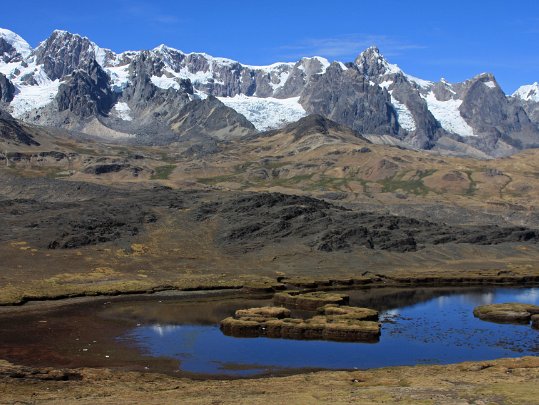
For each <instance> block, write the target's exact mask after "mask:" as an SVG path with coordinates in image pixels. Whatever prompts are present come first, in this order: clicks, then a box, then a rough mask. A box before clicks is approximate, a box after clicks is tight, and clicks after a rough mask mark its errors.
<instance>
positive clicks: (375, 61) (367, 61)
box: [354, 46, 402, 77]
mask: <svg viewBox="0 0 539 405" xmlns="http://www.w3.org/2000/svg"><path fill="white" fill-rule="evenodd" d="M354 63H355V64H356V65H357V67H358V68H359V70H360V71H361V72H362V73H363V74H364V75H366V76H367V77H371V76H381V75H386V74H391V73H400V72H402V71H401V70H400V68H399V67H398V66H397V65H393V64H391V63H389V62H388V61H387V60H386V59H385V58H384V56H383V55H382V54H381V53H380V49H378V47H376V46H371V47H369V48H367V49H366V50H364V51H363V52H361V53H360V54H359V55H358V57H357V58H356V60H355V61H354Z"/></svg>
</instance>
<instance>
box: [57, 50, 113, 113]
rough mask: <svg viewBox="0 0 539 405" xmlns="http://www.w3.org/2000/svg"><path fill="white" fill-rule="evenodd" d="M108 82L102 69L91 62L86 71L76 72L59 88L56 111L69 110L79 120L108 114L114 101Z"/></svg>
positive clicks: (94, 62) (107, 77) (93, 61)
mask: <svg viewBox="0 0 539 405" xmlns="http://www.w3.org/2000/svg"><path fill="white" fill-rule="evenodd" d="M109 80H110V79H109V76H108V75H107V73H105V71H104V70H103V68H101V66H100V65H99V64H98V63H97V62H96V61H95V60H91V61H90V62H89V63H88V66H87V68H86V69H79V70H76V71H75V72H73V74H72V75H71V76H70V77H69V78H68V79H67V80H66V82H65V83H63V84H62V85H61V86H60V88H59V90H58V95H57V96H56V101H57V103H58V110H59V111H65V110H69V111H71V112H72V113H73V114H75V115H76V116H79V117H81V118H88V117H91V116H95V115H98V114H99V115H106V114H108V112H109V111H110V109H111V107H112V106H113V104H114V101H115V97H114V94H113V92H112V91H111V89H110V86H109Z"/></svg>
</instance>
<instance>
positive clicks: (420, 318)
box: [107, 288, 539, 376]
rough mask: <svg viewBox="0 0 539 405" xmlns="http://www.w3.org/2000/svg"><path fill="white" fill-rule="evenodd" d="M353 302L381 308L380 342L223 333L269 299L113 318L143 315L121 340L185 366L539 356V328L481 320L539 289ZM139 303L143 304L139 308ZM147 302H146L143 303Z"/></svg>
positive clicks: (173, 305)
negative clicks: (223, 324) (238, 312)
mask: <svg viewBox="0 0 539 405" xmlns="http://www.w3.org/2000/svg"><path fill="white" fill-rule="evenodd" d="M347 293H348V294H350V296H351V302H350V305H357V306H366V307H371V308H375V309H378V310H379V311H381V322H382V335H381V338H380V341H379V342H378V343H340V342H327V341H298V340H284V339H269V338H235V337H229V336H224V335H223V334H222V333H221V331H220V330H219V327H218V324H217V322H218V319H222V318H224V317H226V316H229V315H231V314H232V313H233V312H234V310H235V309H239V308H248V307H252V306H259V305H268V304H270V301H268V300H260V301H252V300H251V301H249V302H244V301H242V300H235V301H234V300H231V301H227V302H225V301H211V302H205V303H203V304H200V305H199V304H194V303H182V302H176V301H163V300H160V301H157V302H156V303H154V304H153V308H152V305H151V304H149V303H144V304H140V303H138V304H137V303H129V304H128V303H124V304H123V307H121V306H120V307H117V308H116V309H113V308H111V309H110V310H109V313H108V315H107V316H109V317H119V318H122V317H123V318H124V319H125V318H130V319H132V320H133V319H136V320H137V324H136V325H135V326H134V327H133V328H131V329H129V330H128V331H126V332H125V333H123V334H122V335H121V336H118V337H117V338H116V340H117V342H118V344H122V345H131V346H132V347H136V348H137V350H139V351H140V352H141V353H143V354H144V355H145V356H148V357H159V358H167V359H174V360H177V361H178V364H179V368H180V369H181V370H182V371H183V372H188V373H201V374H215V375H230V376H251V375H256V374H267V373H278V372H280V371H290V370H291V369H292V370H293V369H309V368H313V369H356V368H357V369H364V368H372V367H384V366H396V365H414V364H444V363H455V362H460V361H472V360H488V359H495V358H501V357H518V356H524V355H537V354H538V353H539V331H537V330H533V329H532V328H531V327H530V326H529V325H527V326H526V325H508V324H505V325H500V324H495V323H489V322H485V321H481V320H478V319H475V318H474V316H473V313H472V311H473V309H474V308H475V307H476V306H478V305H483V304H490V303H503V302H523V303H528V304H535V305H539V288H526V289H516V288H496V289H493V288H491V289H464V290H462V289H461V290H444V289H424V290H420V291H417V290H406V289H401V290H388V291H386V290H371V291H369V290H359V291H348V292H347ZM137 305H138V306H139V307H137ZM140 305H142V306H140ZM156 307H157V308H158V309H156Z"/></svg>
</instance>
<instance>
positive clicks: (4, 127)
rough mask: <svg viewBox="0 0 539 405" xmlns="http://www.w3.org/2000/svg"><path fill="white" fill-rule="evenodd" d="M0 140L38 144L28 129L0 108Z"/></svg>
mask: <svg viewBox="0 0 539 405" xmlns="http://www.w3.org/2000/svg"><path fill="white" fill-rule="evenodd" d="M0 140H4V141H8V142H12V143H15V144H23V145H28V146H31V145H34V146H38V145H39V142H37V141H36V140H35V139H34V137H33V136H32V134H31V133H30V132H29V131H28V130H26V129H25V128H24V127H23V126H22V125H21V124H20V123H19V122H18V121H17V120H15V119H14V118H13V117H12V116H11V115H10V114H9V113H8V112H6V111H4V110H2V109H0Z"/></svg>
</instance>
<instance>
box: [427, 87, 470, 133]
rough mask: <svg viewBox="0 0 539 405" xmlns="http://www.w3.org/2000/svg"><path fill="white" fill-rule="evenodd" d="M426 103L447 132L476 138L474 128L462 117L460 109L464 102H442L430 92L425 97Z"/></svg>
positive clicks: (452, 100)
mask: <svg viewBox="0 0 539 405" xmlns="http://www.w3.org/2000/svg"><path fill="white" fill-rule="evenodd" d="M425 101H426V102H427V107H428V109H429V110H430V112H431V113H432V115H434V118H436V119H437V120H438V122H440V125H441V126H442V128H444V129H445V130H446V131H449V132H453V133H454V134H458V135H461V136H475V134H474V132H473V128H472V127H471V126H470V125H468V123H467V122H466V121H465V120H464V118H462V116H461V115H460V110H459V107H460V105H461V104H462V100H458V99H457V100H454V99H451V100H447V101H440V100H438V99H437V98H436V96H435V95H434V93H433V92H430V93H428V94H427V96H426V97H425Z"/></svg>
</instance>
